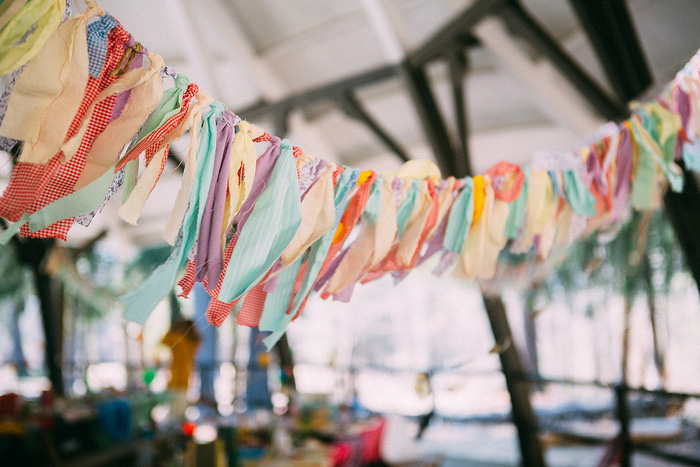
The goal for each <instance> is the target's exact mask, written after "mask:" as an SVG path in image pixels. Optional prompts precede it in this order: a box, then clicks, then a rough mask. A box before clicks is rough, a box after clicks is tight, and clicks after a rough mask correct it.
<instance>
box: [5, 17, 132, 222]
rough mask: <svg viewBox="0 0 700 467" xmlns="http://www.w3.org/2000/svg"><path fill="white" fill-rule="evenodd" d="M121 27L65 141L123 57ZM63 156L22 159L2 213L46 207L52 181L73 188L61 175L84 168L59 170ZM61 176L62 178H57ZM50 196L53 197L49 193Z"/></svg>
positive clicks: (9, 215)
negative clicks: (30, 161) (29, 161)
mask: <svg viewBox="0 0 700 467" xmlns="http://www.w3.org/2000/svg"><path fill="white" fill-rule="evenodd" d="M115 31H116V32H115ZM122 31H123V30H122V29H121V28H115V29H113V30H112V31H111V32H110V47H109V49H108V54H107V58H106V61H105V67H104V70H103V74H102V76H101V79H95V78H93V77H92V76H91V77H89V78H88V83H87V86H86V88H85V94H84V96H83V101H82V103H81V105H80V108H79V109H78V112H77V113H76V115H75V117H74V118H73V121H72V123H71V126H70V127H69V129H68V133H67V135H66V141H67V140H68V139H69V138H70V137H72V136H74V135H75V134H76V133H77V131H78V128H79V127H80V124H81V123H82V121H83V118H84V117H85V113H86V112H87V109H88V108H89V107H90V105H91V104H92V103H93V102H94V100H95V98H96V97H97V95H98V93H99V92H100V90H101V89H104V87H106V85H105V86H104V87H102V86H101V84H102V79H103V78H105V77H109V72H110V71H111V70H112V69H113V68H114V67H115V66H116V65H117V63H118V62H119V60H121V55H122V54H123V46H122V43H121V42H119V41H120V39H123V38H124V35H126V39H125V40H128V33H126V31H123V34H122ZM110 82H111V81H110ZM93 117H94V116H93ZM62 159H63V154H62V153H58V154H57V155H55V156H54V157H53V158H52V159H51V160H50V161H49V162H48V163H46V164H41V165H36V164H31V165H27V163H23V162H19V163H18V164H17V166H16V167H15V171H16V172H17V177H16V178H15V176H14V175H13V177H12V180H11V182H10V186H8V187H7V189H6V190H5V192H4V193H3V196H2V198H0V216H2V217H6V218H7V219H9V220H12V219H13V218H17V217H16V213H17V212H21V213H24V212H25V211H28V212H35V211H36V210H38V209H40V208H41V207H43V205H41V203H42V202H43V201H42V192H43V191H44V190H45V189H46V187H47V184H48V183H49V182H51V183H53V184H58V185H60V186H62V187H65V186H69V187H70V188H69V189H71V190H72V188H73V185H71V184H70V180H66V181H65V182H64V181H63V180H62V179H60V178H59V177H60V176H66V175H67V176H70V175H71V173H73V172H74V171H76V170H82V168H81V167H80V163H79V161H75V162H74V163H73V165H72V166H71V167H69V168H68V169H66V170H64V171H63V172H60V170H61V168H62V166H61V164H60V162H61V161H62ZM58 180H61V181H59V182H57V181H58ZM76 180H77V178H76ZM74 183H75V182H73V184H74ZM60 191H61V189H60V188H59V192H60ZM48 199H51V198H50V197H49V198H48ZM56 199H57V198H56ZM52 201H53V199H52ZM49 202H50V201H49ZM45 204H48V203H45ZM45 204H44V205H45ZM37 205H38V206H39V208H36V206H37ZM32 208H33V210H32ZM21 213H20V216H21ZM27 233H29V230H28V228H26V227H25V228H24V230H23V231H22V232H21V234H22V235H26V234H27ZM37 233H38V232H37ZM39 236H41V235H39Z"/></svg>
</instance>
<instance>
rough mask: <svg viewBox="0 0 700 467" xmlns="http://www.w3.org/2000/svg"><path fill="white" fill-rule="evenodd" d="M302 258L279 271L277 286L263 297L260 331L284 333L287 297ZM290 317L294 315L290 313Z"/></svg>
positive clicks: (292, 288)
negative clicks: (263, 304) (263, 305)
mask: <svg viewBox="0 0 700 467" xmlns="http://www.w3.org/2000/svg"><path fill="white" fill-rule="evenodd" d="M301 264H302V259H301V258H299V259H298V260H296V261H295V262H294V263H293V264H292V265H291V266H289V267H288V268H287V269H285V270H284V271H282V272H281V273H280V276H279V278H278V280H277V287H276V288H275V291H274V292H272V293H268V294H267V297H266V298H265V308H263V313H262V316H260V324H259V325H258V329H260V330H261V331H274V332H282V333H284V331H285V329H286V328H287V326H286V323H285V319H284V318H285V316H286V315H287V309H288V308H289V297H290V296H291V295H292V292H293V291H294V282H296V278H297V274H299V269H301ZM291 317H294V315H292V316H291ZM290 319H291V318H290Z"/></svg>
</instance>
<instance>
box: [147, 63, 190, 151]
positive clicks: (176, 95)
mask: <svg viewBox="0 0 700 467" xmlns="http://www.w3.org/2000/svg"><path fill="white" fill-rule="evenodd" d="M189 84H190V80H189V79H188V78H187V77H186V76H185V75H178V76H177V77H176V78H175V86H173V87H172V88H169V89H166V90H165V91H163V96H162V97H161V98H160V102H159V103H158V105H157V106H156V108H155V109H153V112H151V114H150V115H149V116H148V118H146V121H145V122H143V126H142V127H141V130H140V131H139V135H138V137H137V138H136V143H135V144H134V146H135V145H136V144H138V142H139V141H141V140H142V139H143V138H145V137H146V136H148V135H149V134H150V133H152V132H153V131H154V130H156V129H157V128H160V127H161V126H162V125H163V123H165V122H166V121H168V119H170V118H171V117H173V116H174V115H176V114H177V112H178V111H179V110H180V107H182V95H183V94H184V93H185V91H186V90H187V86H188V85H189Z"/></svg>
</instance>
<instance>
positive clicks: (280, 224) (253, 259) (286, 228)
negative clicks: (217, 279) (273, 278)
mask: <svg viewBox="0 0 700 467" xmlns="http://www.w3.org/2000/svg"><path fill="white" fill-rule="evenodd" d="M300 224H301V200H300V198H299V180H298V177H297V170H296V163H295V161H294V155H293V153H292V146H291V145H290V144H289V141H287V140H283V141H282V145H281V150H280V155H279V158H278V159H277V163H276V164H275V168H274V169H273V171H272V175H271V176H270V183H269V185H268V187H267V188H266V189H265V191H263V192H262V194H261V195H260V197H259V198H258V200H257V201H256V203H255V207H254V208H253V211H252V212H251V214H250V217H249V218H248V220H247V222H246V224H245V226H244V227H243V230H242V231H241V233H240V236H239V237H238V241H237V243H236V248H234V250H233V254H232V255H231V259H230V264H231V267H229V268H227V269H226V274H225V275H224V280H223V282H222V284H221V292H220V293H219V300H221V301H223V302H227V303H230V302H232V301H234V300H236V299H237V298H239V297H241V296H242V295H243V294H245V293H246V292H248V291H249V290H250V289H251V288H253V286H255V284H257V283H258V282H260V280H261V279H262V278H263V277H264V276H265V273H267V271H268V270H269V269H270V268H271V267H272V265H273V264H274V262H275V261H277V259H278V258H279V257H280V256H281V255H282V252H283V251H284V249H285V248H286V247H287V246H288V245H289V242H290V241H291V240H292V238H293V237H294V234H295V233H296V231H297V229H298V228H299V225H300Z"/></svg>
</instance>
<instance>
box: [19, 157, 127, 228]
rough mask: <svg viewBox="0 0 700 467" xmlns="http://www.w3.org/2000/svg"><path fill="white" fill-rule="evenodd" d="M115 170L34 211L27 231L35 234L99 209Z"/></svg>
mask: <svg viewBox="0 0 700 467" xmlns="http://www.w3.org/2000/svg"><path fill="white" fill-rule="evenodd" d="M115 170H116V166H112V167H110V168H109V169H107V171H106V172H105V173H104V174H102V175H101V176H100V177H99V178H97V179H95V180H93V181H92V182H91V183H90V184H88V185H86V186H84V187H83V188H81V189H79V190H78V191H75V192H73V193H70V194H69V195H67V196H64V197H62V198H59V199H57V200H56V201H54V202H53V203H50V204H47V205H46V206H44V207H43V208H41V209H40V210H38V211H36V212H35V213H34V214H32V215H31V216H29V230H30V231H32V232H36V231H37V230H41V229H44V228H46V227H48V226H50V225H52V224H54V223H56V222H58V221H61V220H63V219H70V218H72V217H75V216H79V215H81V214H87V213H89V212H92V211H96V210H97V209H99V207H100V205H101V204H102V202H103V201H104V199H105V196H106V194H107V190H109V186H110V185H111V184H112V180H114V177H115V173H114V171H115Z"/></svg>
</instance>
